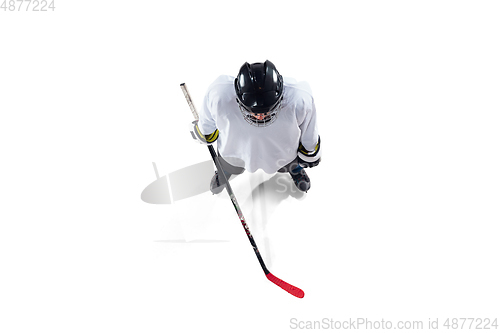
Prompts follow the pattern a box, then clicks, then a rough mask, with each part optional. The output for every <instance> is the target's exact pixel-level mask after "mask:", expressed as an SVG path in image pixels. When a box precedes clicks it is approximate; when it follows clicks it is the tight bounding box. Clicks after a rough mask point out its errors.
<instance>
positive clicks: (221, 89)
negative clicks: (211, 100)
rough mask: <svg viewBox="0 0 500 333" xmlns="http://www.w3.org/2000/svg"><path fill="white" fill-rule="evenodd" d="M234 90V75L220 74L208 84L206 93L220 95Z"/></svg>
mask: <svg viewBox="0 0 500 333" xmlns="http://www.w3.org/2000/svg"><path fill="white" fill-rule="evenodd" d="M233 92H234V77H232V76H229V75H221V76H219V77H218V78H217V79H215V81H214V82H212V83H211V84H210V86H208V89H207V95H213V96H221V95H228V94H231V93H233Z"/></svg>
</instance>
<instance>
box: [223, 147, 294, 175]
mask: <svg viewBox="0 0 500 333" xmlns="http://www.w3.org/2000/svg"><path fill="white" fill-rule="evenodd" d="M217 155H218V156H219V162H220V164H221V166H222V169H223V170H224V173H225V174H226V177H227V178H228V179H229V177H231V175H240V174H242V173H243V172H245V168H242V167H238V166H234V165H232V164H230V163H228V162H227V161H226V160H224V158H223V157H222V156H220V153H219V151H217ZM298 166H299V158H298V157H296V158H295V159H294V160H293V161H291V162H290V163H288V164H287V165H285V166H283V167H281V168H279V169H278V170H277V171H276V172H280V173H285V172H288V173H290V174H291V173H292V171H293V170H294V169H295V168H297V167H298Z"/></svg>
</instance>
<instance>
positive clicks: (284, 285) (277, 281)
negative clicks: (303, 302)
mask: <svg viewBox="0 0 500 333" xmlns="http://www.w3.org/2000/svg"><path fill="white" fill-rule="evenodd" d="M266 277H267V279H268V280H269V281H271V282H272V283H274V284H275V285H277V286H278V287H280V288H281V289H283V290H284V291H286V292H288V293H290V294H292V295H293V296H295V297H298V298H303V297H304V292H303V291H302V289H300V288H297V287H294V286H292V285H291V284H290V283H287V282H285V281H283V280H281V279H279V278H277V277H276V276H274V275H273V274H271V273H268V274H266Z"/></svg>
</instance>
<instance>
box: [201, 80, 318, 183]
mask: <svg viewBox="0 0 500 333" xmlns="http://www.w3.org/2000/svg"><path fill="white" fill-rule="evenodd" d="M234 79H235V78H234V77H232V76H227V75H222V76H220V77H218V78H217V80H215V81H214V82H213V83H212V84H211V85H210V87H209V88H208V90H207V93H206V95H205V98H204V100H203V106H202V109H201V112H200V115H199V116H200V120H199V122H198V127H199V129H200V131H201V132H202V133H203V134H205V135H208V134H211V133H213V132H214V131H215V130H216V129H218V130H219V138H218V139H217V148H218V150H219V153H220V154H221V156H222V157H224V159H226V160H227V161H228V162H229V163H231V164H234V165H236V166H240V167H244V168H245V169H246V170H248V171H249V172H255V171H257V170H258V169H262V170H263V171H264V172H266V173H268V174H272V173H275V172H276V171H277V170H278V169H280V168H281V167H283V166H285V165H287V164H288V163H290V162H291V161H293V160H294V159H295V158H296V157H297V148H298V147H299V142H300V143H302V145H303V146H304V148H305V149H307V150H309V151H314V149H315V147H316V144H317V143H318V137H319V133H318V127H317V125H316V108H315V106H314V100H313V97H312V94H311V89H310V87H309V84H307V83H306V82H297V81H295V80H294V79H290V78H284V85H283V86H284V87H283V102H282V106H281V110H280V111H279V113H278V116H277V119H276V120H275V121H274V122H273V123H272V124H271V125H269V126H266V127H256V126H252V125H251V124H249V123H248V122H247V121H246V120H245V119H244V118H243V115H242V114H241V111H240V109H239V106H238V103H237V102H236V92H235V89H234ZM235 161H242V162H241V163H235ZM242 163H243V165H241V164H242Z"/></svg>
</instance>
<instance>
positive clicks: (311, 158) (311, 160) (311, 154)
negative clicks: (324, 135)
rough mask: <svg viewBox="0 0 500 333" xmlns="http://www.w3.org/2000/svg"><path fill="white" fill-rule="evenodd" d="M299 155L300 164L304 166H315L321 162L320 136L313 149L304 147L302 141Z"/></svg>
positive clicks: (298, 151)
mask: <svg viewBox="0 0 500 333" xmlns="http://www.w3.org/2000/svg"><path fill="white" fill-rule="evenodd" d="M297 157H298V159H299V164H300V166H302V167H303V168H313V167H315V166H317V165H318V164H319V162H321V139H320V138H319V136H318V143H317V144H316V147H315V148H314V150H313V151H308V150H307V149H305V148H304V146H303V145H302V143H301V144H300V145H299V149H298V150H297Z"/></svg>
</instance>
